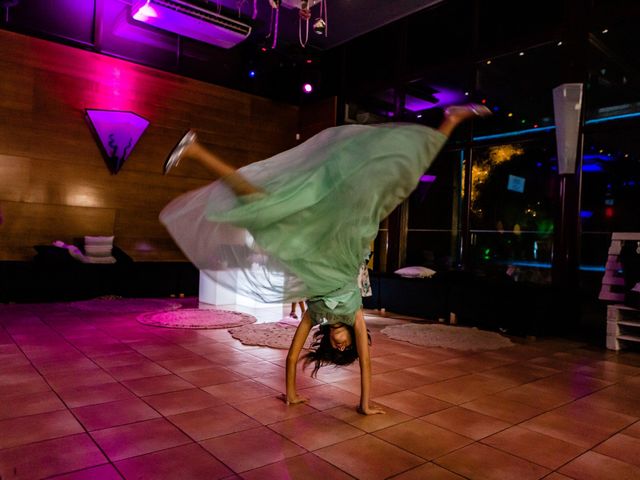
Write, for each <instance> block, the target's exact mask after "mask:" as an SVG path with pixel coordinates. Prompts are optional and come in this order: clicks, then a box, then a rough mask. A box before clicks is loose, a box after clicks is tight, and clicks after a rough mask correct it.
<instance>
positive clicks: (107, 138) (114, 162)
mask: <svg viewBox="0 0 640 480" xmlns="http://www.w3.org/2000/svg"><path fill="white" fill-rule="evenodd" d="M85 111H86V114H87V115H86V118H87V122H88V123H89V126H90V127H91V130H92V131H93V133H94V134H95V136H96V138H97V139H98V146H99V147H100V150H101V151H102V154H103V155H104V159H105V161H106V162H107V167H109V171H111V173H113V174H116V173H118V171H119V170H120V169H121V168H122V165H123V164H124V162H125V160H126V159H127V158H129V155H130V154H131V152H132V151H133V147H135V146H136V143H138V140H139V139H140V137H141V136H142V134H143V133H144V131H145V130H146V129H147V127H148V126H149V121H148V120H146V119H144V118H142V117H141V116H140V115H136V114H135V113H132V112H122V111H117V110H94V109H89V108H87V109H86V110H85Z"/></svg>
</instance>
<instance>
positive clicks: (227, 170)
mask: <svg viewBox="0 0 640 480" xmlns="http://www.w3.org/2000/svg"><path fill="white" fill-rule="evenodd" d="M183 158H188V159H191V160H195V161H197V162H198V163H200V165H202V166H203V167H205V168H207V169H208V170H210V171H211V172H213V173H214V174H216V175H218V176H219V177H220V178H221V180H222V181H223V182H225V183H226V184H227V185H229V187H230V188H231V189H232V190H233V192H234V193H235V194H236V195H238V196H242V195H250V194H252V193H260V192H262V190H260V189H259V188H258V187H256V186H255V185H253V184H252V183H250V182H249V181H247V179H245V178H244V177H243V176H242V175H240V174H239V173H238V171H237V170H236V169H235V168H234V167H232V166H231V165H229V164H227V163H225V162H224V161H223V160H222V159H221V158H220V157H218V156H217V155H214V154H213V153H211V152H210V151H209V150H207V149H206V148H204V147H203V146H202V145H200V143H198V139H197V136H196V133H195V132H194V131H193V130H189V131H188V132H187V133H186V134H185V135H184V136H183V137H182V139H181V140H180V142H179V143H178V144H177V145H176V146H175V148H174V149H173V150H172V151H171V153H170V154H169V156H168V157H167V159H166V160H165V162H164V167H163V171H164V174H165V175H166V174H167V173H169V170H171V169H172V168H173V167H175V166H176V165H178V163H180V160H182V159H183Z"/></svg>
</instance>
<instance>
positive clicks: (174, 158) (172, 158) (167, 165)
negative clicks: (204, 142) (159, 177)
mask: <svg viewBox="0 0 640 480" xmlns="http://www.w3.org/2000/svg"><path fill="white" fill-rule="evenodd" d="M196 141H197V136H196V132H195V131H193V130H189V131H188V132H187V133H185V134H184V136H183V137H182V138H181V139H180V141H179V142H178V143H177V145H176V146H175V147H173V150H171V153H170V154H169V156H168V157H167V159H166V160H165V161H164V165H163V166H162V173H163V174H164V175H166V174H167V173H169V170H171V169H172V168H173V167H175V166H176V165H178V163H180V159H181V158H182V156H183V155H184V153H185V151H186V150H187V149H188V148H189V147H190V146H191V145H193V144H194V143H195V142H196Z"/></svg>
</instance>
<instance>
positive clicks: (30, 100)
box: [0, 31, 298, 261]
mask: <svg viewBox="0 0 640 480" xmlns="http://www.w3.org/2000/svg"><path fill="white" fill-rule="evenodd" d="M86 108H96V109H105V110H124V111H131V112H134V113H137V114H138V115H140V116H142V117H144V118H146V119H147V120H148V121H149V122H150V125H149V127H148V129H147V131H146V132H145V133H144V135H143V136H142V137H141V139H140V141H139V142H138V144H137V145H136V147H135V149H134V150H133V152H132V153H131V155H130V157H129V158H128V160H127V161H126V162H125V164H124V166H123V167H122V169H121V170H120V172H119V173H118V174H117V175H111V174H110V173H109V170H108V169H107V167H106V164H105V161H104V159H103V158H102V155H101V153H100V150H99V148H98V145H97V144H96V140H95V139H94V137H93V135H92V133H91V131H90V129H89V127H88V125H87V123H86V120H85V109H86ZM189 128H195V129H196V130H197V131H198V132H199V136H200V138H201V139H202V142H203V143H204V144H205V145H207V146H208V147H210V148H211V149H212V150H214V151H215V152H216V153H217V154H219V155H220V156H221V157H223V158H225V159H226V160H227V161H229V163H231V164H233V165H235V166H238V167H239V166H242V165H246V164H248V163H251V162H254V161H257V160H261V159H263V158H266V157H269V156H271V155H274V154H276V153H279V152H280V151H282V150H285V149H287V148H290V147H292V146H294V145H295V143H296V141H295V134H296V133H297V129H298V108H297V107H295V106H291V105H283V104H279V103H277V102H273V101H271V100H267V99H263V98H259V97H255V96H252V95H249V94H245V93H241V92H237V91H234V90H230V89H227V88H222V87H218V86H215V85H211V84H207V83H204V82H199V81H196V80H192V79H187V78H184V77H179V76H177V75H174V74H171V73H167V72H161V71H158V70H154V69H151V68H148V67H144V66H141V65H137V64H132V63H128V62H125V61H122V60H118V59H114V58H110V57H106V56H102V55H98V54H95V53H92V52H87V51H84V50H80V49H75V48H71V47H67V46H63V45H59V44H55V43H52V42H47V41H44V40H39V39H36V38H31V37H26V36H23V35H19V34H15V33H11V32H7V31H0V209H2V213H3V217H4V222H3V223H2V224H1V225H0V260H29V259H31V258H32V257H33V255H34V254H35V252H34V251H33V248H32V247H33V245H37V244H50V243H51V242H52V241H54V240H63V241H65V242H68V243H69V242H72V241H74V240H77V239H79V238H82V237H83V236H84V235H115V244H116V245H118V246H119V247H120V248H122V249H123V250H124V251H125V252H126V253H127V254H129V255H130V256H131V257H132V258H133V259H134V260H139V261H140V260H146V261H180V260H184V259H185V258H184V256H183V255H182V253H181V252H180V251H179V249H178V248H177V247H176V246H175V244H174V243H173V241H172V240H171V238H170V237H169V235H168V233H167V232H166V231H165V229H164V227H163V226H162V225H161V224H160V223H159V221H158V214H159V213H160V210H162V208H163V207H164V206H165V205H166V204H167V203H168V202H169V201H170V200H171V199H172V198H174V197H176V196H177V195H179V194H181V193H183V192H185V191H187V190H190V189H193V188H197V187H199V186H202V185H205V184H206V183H208V182H210V181H212V180H213V179H214V177H213V176H212V175H211V173H209V172H207V171H206V170H204V169H203V168H202V167H200V166H198V165H196V164H194V163H189V162H183V164H181V165H179V166H178V167H177V168H176V169H175V170H174V171H172V172H171V173H170V175H168V176H163V175H162V173H161V169H162V163H163V161H164V159H165V157H166V155H167V154H168V152H169V151H170V150H171V148H172V147H173V146H174V145H175V143H176V142H177V141H178V139H179V138H180V137H181V136H182V134H183V133H184V132H185V131H186V130H187V129H189ZM76 243H77V242H76ZM79 246H80V245H79Z"/></svg>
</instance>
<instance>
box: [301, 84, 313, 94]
mask: <svg viewBox="0 0 640 480" xmlns="http://www.w3.org/2000/svg"><path fill="white" fill-rule="evenodd" d="M302 91H303V92H304V93H311V92H313V85H311V84H310V83H305V84H304V85H303V86H302Z"/></svg>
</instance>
